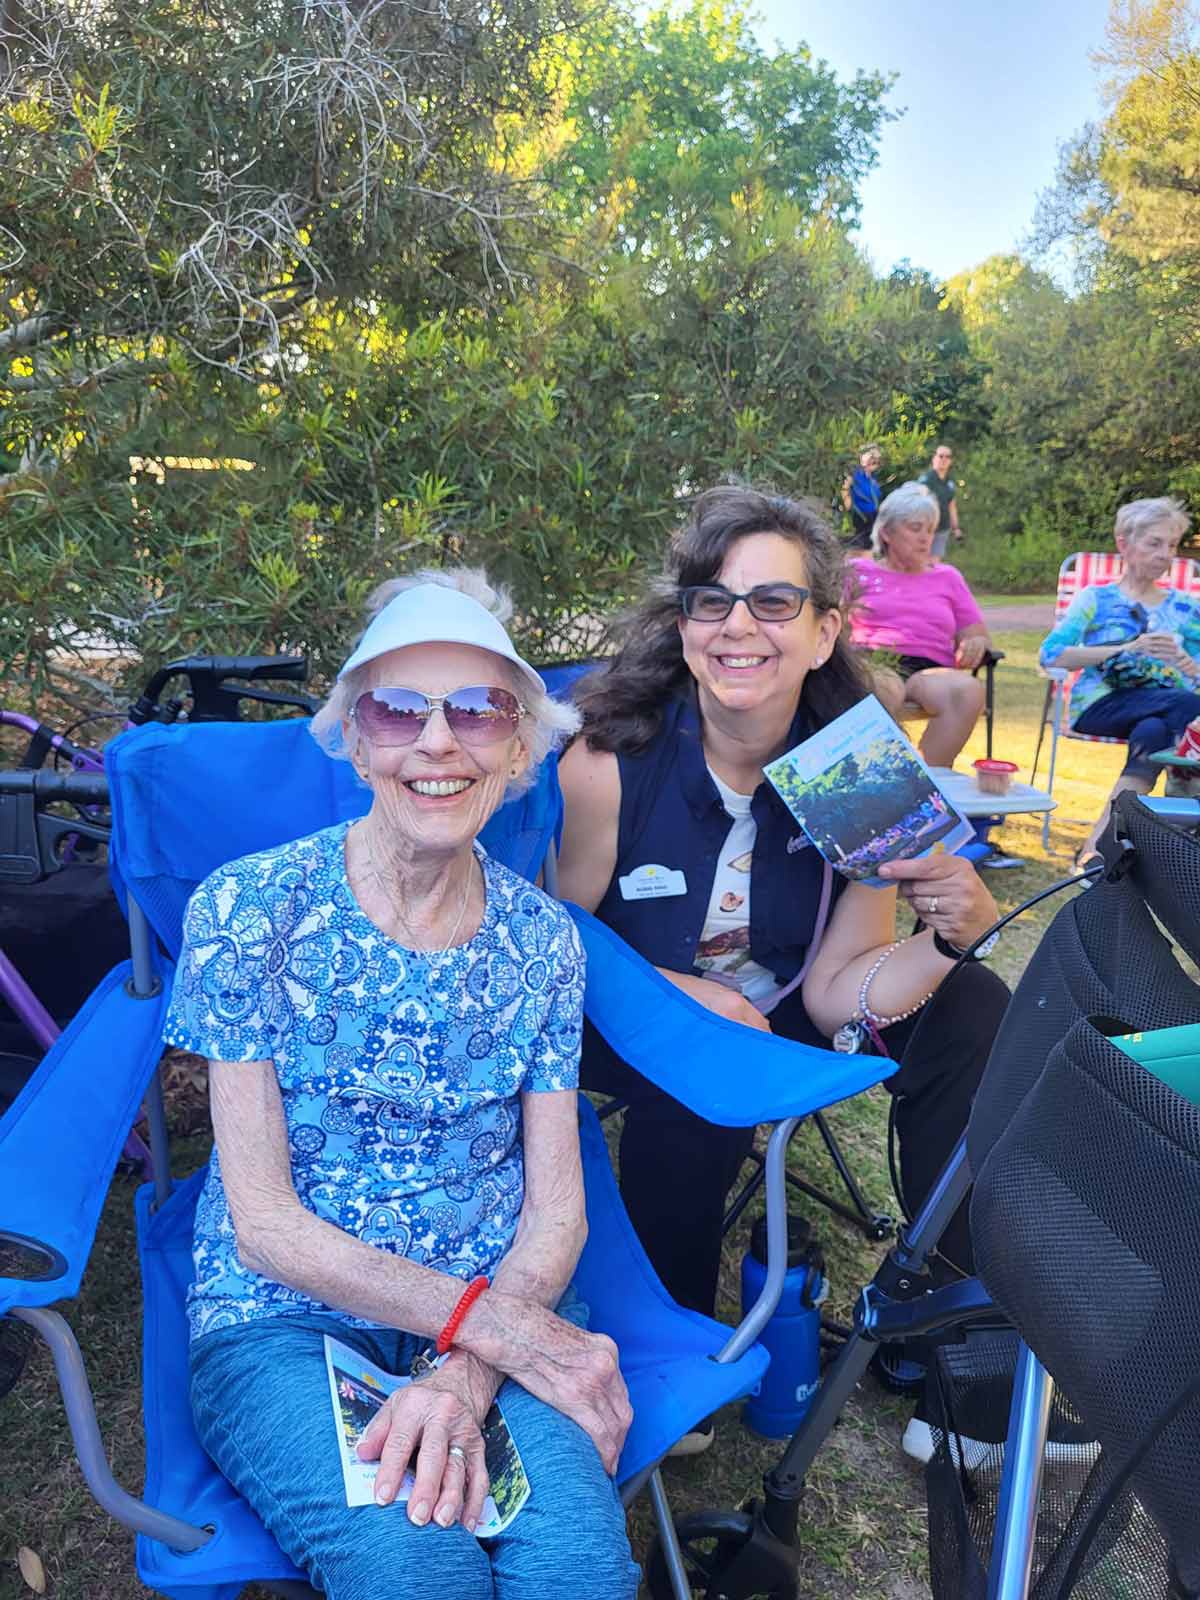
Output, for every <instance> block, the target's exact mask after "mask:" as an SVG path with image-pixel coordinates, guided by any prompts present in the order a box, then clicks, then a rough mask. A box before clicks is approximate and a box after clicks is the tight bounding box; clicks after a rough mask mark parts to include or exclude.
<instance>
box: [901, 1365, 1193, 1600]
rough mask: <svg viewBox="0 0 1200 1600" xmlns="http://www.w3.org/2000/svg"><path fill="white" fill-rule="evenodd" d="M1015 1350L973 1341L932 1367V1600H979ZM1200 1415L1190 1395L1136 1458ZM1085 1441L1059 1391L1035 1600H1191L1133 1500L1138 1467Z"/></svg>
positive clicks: (1183, 1432)
mask: <svg viewBox="0 0 1200 1600" xmlns="http://www.w3.org/2000/svg"><path fill="white" fill-rule="evenodd" d="M1017 1349H1018V1345H1017V1336H1016V1334H1015V1333H1008V1334H1003V1333H1001V1334H994V1333H989V1334H984V1335H978V1336H975V1335H972V1336H970V1337H969V1338H968V1340H967V1342H966V1343H965V1344H962V1345H948V1346H943V1347H942V1348H941V1349H940V1350H939V1351H938V1352H937V1356H936V1359H935V1360H934V1362H933V1363H932V1364H931V1367H930V1376H929V1383H928V1390H927V1395H926V1407H927V1412H928V1417H929V1422H930V1427H931V1430H932V1433H933V1441H934V1453H933V1456H932V1458H931V1460H930V1462H929V1464H928V1466H927V1467H926V1478H925V1482H926V1494H927V1497H928V1503H929V1578H930V1587H931V1590H932V1593H933V1597H934V1600H986V1595H987V1569H988V1563H989V1560H990V1558H991V1553H992V1546H993V1541H994V1537H995V1531H996V1515H997V1510H998V1503H999V1494H1000V1480H1001V1474H1002V1471H1003V1466H1004V1449H1005V1447H1004V1443H1003V1440H1004V1437H1005V1434H1006V1433H1007V1429H1008V1415H1009V1406H1010V1403H1011V1399H1012V1385H1013V1373H1014V1370H1015V1367H1016V1359H1017ZM1198 1410H1200V1400H1197V1399H1196V1398H1195V1394H1194V1392H1193V1395H1192V1397H1191V1399H1190V1401H1189V1403H1188V1404H1187V1405H1185V1406H1183V1407H1181V1408H1179V1409H1178V1410H1177V1411H1176V1413H1175V1414H1174V1415H1173V1416H1172V1417H1171V1418H1170V1419H1169V1421H1168V1422H1166V1423H1165V1425H1164V1424H1163V1423H1162V1421H1161V1419H1160V1422H1159V1424H1158V1425H1157V1426H1156V1427H1155V1428H1154V1429H1153V1430H1152V1435H1153V1437H1148V1438H1147V1440H1146V1441H1144V1442H1143V1449H1145V1448H1147V1447H1152V1448H1154V1449H1158V1448H1160V1447H1165V1448H1168V1449H1169V1448H1170V1443H1171V1440H1170V1438H1169V1435H1171V1434H1177V1435H1178V1437H1179V1438H1180V1439H1186V1438H1187V1437H1189V1433H1188V1430H1189V1427H1191V1428H1194V1427H1195V1418H1196V1413H1197V1411H1198ZM1089 1431H1091V1430H1089V1429H1088V1427H1087V1425H1086V1424H1085V1423H1084V1422H1083V1421H1082V1419H1081V1418H1080V1416H1079V1414H1078V1413H1077V1412H1076V1411H1075V1409H1074V1407H1073V1406H1072V1405H1071V1403H1070V1401H1069V1400H1068V1399H1067V1397H1066V1396H1065V1395H1064V1394H1063V1392H1062V1391H1061V1390H1056V1391H1055V1397H1054V1401H1053V1404H1052V1407H1051V1412H1050V1429H1049V1439H1048V1443H1047V1447H1046V1456H1045V1461H1044V1463H1043V1469H1042V1488H1041V1497H1040V1500H1039V1506H1038V1522H1037V1533H1036V1540H1035V1546H1034V1559H1033V1573H1032V1586H1031V1589H1030V1594H1031V1596H1032V1600H1065V1597H1067V1596H1074V1597H1076V1600H1193V1597H1194V1596H1195V1595H1196V1590H1194V1589H1190V1588H1188V1587H1186V1585H1185V1584H1184V1583H1183V1581H1182V1580H1181V1578H1180V1576H1179V1574H1178V1572H1176V1571H1175V1570H1174V1568H1173V1565H1172V1559H1171V1555H1170V1552H1169V1550H1168V1547H1167V1543H1166V1540H1165V1539H1164V1537H1163V1535H1162V1532H1161V1531H1160V1529H1159V1527H1158V1525H1157V1524H1156V1522H1155V1521H1154V1519H1153V1517H1151V1516H1150V1514H1149V1513H1148V1512H1147V1510H1146V1509H1145V1507H1144V1506H1143V1505H1142V1504H1141V1502H1140V1501H1139V1500H1138V1499H1137V1496H1136V1494H1135V1493H1134V1491H1133V1488H1132V1485H1133V1484H1134V1483H1135V1482H1136V1477H1135V1475H1134V1473H1133V1471H1132V1470H1131V1469H1132V1468H1133V1467H1134V1466H1135V1465H1136V1460H1135V1458H1133V1457H1129V1458H1127V1459H1126V1461H1125V1463H1124V1465H1123V1466H1118V1465H1114V1463H1113V1461H1112V1459H1111V1457H1110V1456H1109V1455H1108V1454H1107V1453H1106V1452H1105V1451H1104V1450H1102V1449H1101V1447H1100V1446H1099V1444H1097V1443H1096V1442H1095V1441H1094V1440H1092V1441H1089V1440H1088V1437H1087V1436H1088V1433H1089ZM1193 1436H1194V1435H1193Z"/></svg>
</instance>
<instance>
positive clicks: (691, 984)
mask: <svg viewBox="0 0 1200 1600" xmlns="http://www.w3.org/2000/svg"><path fill="white" fill-rule="evenodd" d="M658 970H659V972H661V973H662V975H663V977H664V978H669V979H670V980H671V982H672V983H673V984H674V985H675V987H676V988H677V989H682V990H683V992H684V994H687V995H691V997H692V999H693V1000H698V1001H699V1002H700V1004H701V1005H702V1006H703V1007H704V1008H705V1010H706V1011H715V1012H716V1014H717V1016H718V1017H725V1018H726V1019H727V1020H728V1021H730V1022H742V1023H745V1025H746V1027H748V1028H758V1029H760V1030H761V1031H762V1032H763V1033H770V1031H771V1024H770V1023H769V1022H768V1021H767V1019H766V1017H764V1016H763V1014H762V1012H761V1011H760V1010H759V1009H758V1007H757V1006H756V1005H753V1004H751V1002H750V1001H749V1000H747V999H746V997H745V995H744V994H742V992H741V990H740V989H733V988H731V987H730V986H729V985H728V984H725V983H718V982H717V981H716V979H714V978H697V977H696V976H695V974H694V973H690V972H670V971H668V970H667V968H666V967H659V969H658Z"/></svg>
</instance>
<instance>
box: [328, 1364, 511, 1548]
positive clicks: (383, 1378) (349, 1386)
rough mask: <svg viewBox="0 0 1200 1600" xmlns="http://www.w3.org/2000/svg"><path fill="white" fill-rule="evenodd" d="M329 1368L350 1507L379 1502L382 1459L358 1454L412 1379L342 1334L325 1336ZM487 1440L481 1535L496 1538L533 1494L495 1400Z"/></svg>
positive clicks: (400, 1499)
mask: <svg viewBox="0 0 1200 1600" xmlns="http://www.w3.org/2000/svg"><path fill="white" fill-rule="evenodd" d="M325 1370H326V1372H327V1373H328V1374H329V1393H330V1397H331V1399H332V1402H333V1418H334V1425H335V1428H336V1430H337V1440H338V1451H339V1454H340V1456H341V1462H342V1481H343V1482H344V1483H345V1485H346V1504H347V1505H348V1506H372V1505H374V1504H375V1474H376V1471H377V1470H378V1462H375V1461H360V1460H359V1459H358V1456H357V1454H356V1453H355V1451H356V1447H357V1445H358V1441H359V1440H360V1439H361V1438H362V1436H363V1434H364V1433H365V1432H366V1429H367V1425H368V1423H369V1422H370V1421H371V1419H372V1417H373V1416H374V1415H375V1413H376V1412H377V1411H378V1410H379V1408H380V1406H381V1405H382V1404H383V1402H384V1401H385V1400H386V1399H387V1397H388V1396H389V1395H390V1394H392V1393H394V1392H395V1391H396V1390H397V1389H403V1388H404V1387H406V1385H408V1384H410V1383H411V1382H412V1379H411V1378H400V1377H397V1376H396V1374H395V1373H394V1372H385V1371H384V1370H383V1368H382V1367H377V1366H376V1365H375V1364H374V1362H371V1361H368V1360H367V1359H366V1357H365V1356H360V1355H358V1354H357V1353H356V1352H355V1351H354V1350H351V1349H350V1348H349V1346H347V1345H344V1344H341V1343H340V1342H339V1341H338V1340H337V1339H331V1338H330V1337H329V1336H328V1334H327V1335H326V1336H325ZM483 1444H484V1450H485V1452H486V1456H487V1469H488V1477H489V1479H490V1480H491V1493H490V1494H489V1495H488V1497H487V1499H486V1500H485V1501H484V1503H483V1515H482V1516H481V1517H480V1519H479V1526H478V1527H477V1528H476V1529H475V1536H476V1538H479V1539H494V1538H495V1537H496V1535H497V1534H498V1533H503V1532H504V1530H505V1528H507V1527H508V1525H509V1523H510V1522H512V1520H513V1518H514V1517H515V1516H516V1515H517V1513H518V1512H519V1511H520V1509H521V1507H522V1506H523V1505H524V1504H525V1502H526V1500H528V1499H529V1479H528V1478H527V1477H526V1475H525V1467H524V1465H523V1463H522V1461H521V1454H520V1451H519V1450H518V1449H517V1446H516V1443H515V1441H514V1439H513V1436H512V1434H511V1433H510V1432H509V1431H508V1424H507V1423H506V1422H505V1420H504V1416H503V1414H502V1413H501V1410H500V1407H499V1406H498V1405H497V1404H496V1403H495V1402H493V1403H492V1408H491V1410H490V1411H489V1412H488V1414H487V1416H486V1417H485V1418H484V1424H483ZM412 1487H413V1476H412V1473H411V1472H409V1473H406V1474H405V1476H404V1482H403V1484H402V1485H401V1487H400V1492H399V1494H398V1495H397V1496H396V1499H395V1504H396V1505H402V1504H403V1503H404V1501H406V1500H407V1499H408V1497H409V1495H410V1494H411V1492H412Z"/></svg>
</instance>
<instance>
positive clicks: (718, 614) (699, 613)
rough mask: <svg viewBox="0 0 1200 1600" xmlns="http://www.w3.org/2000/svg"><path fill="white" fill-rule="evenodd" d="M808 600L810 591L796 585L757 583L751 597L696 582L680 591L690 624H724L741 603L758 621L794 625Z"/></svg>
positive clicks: (684, 611)
mask: <svg viewBox="0 0 1200 1600" xmlns="http://www.w3.org/2000/svg"><path fill="white" fill-rule="evenodd" d="M808 597H809V590H807V589H801V588H799V587H798V586H797V585H796V584H794V583H756V584H755V585H754V587H753V589H751V590H750V592H749V594H734V593H733V591H732V590H731V589H726V588H724V587H723V586H722V585H721V584H719V583H694V584H692V585H690V587H688V588H686V589H681V590H680V591H679V605H680V609H681V610H682V611H683V614H684V616H685V617H687V619H688V620H689V621H690V622H724V620H725V618H726V617H727V616H728V615H729V613H730V612H731V611H732V610H733V608H734V606H735V605H737V603H738V601H739V600H744V601H745V602H746V606H747V608H748V609H749V612H750V615H751V616H752V617H756V618H757V619H758V621H759V622H791V620H792V618H793V617H798V616H799V615H800V613H801V612H802V611H803V610H804V602H805V601H806V600H807V599H808Z"/></svg>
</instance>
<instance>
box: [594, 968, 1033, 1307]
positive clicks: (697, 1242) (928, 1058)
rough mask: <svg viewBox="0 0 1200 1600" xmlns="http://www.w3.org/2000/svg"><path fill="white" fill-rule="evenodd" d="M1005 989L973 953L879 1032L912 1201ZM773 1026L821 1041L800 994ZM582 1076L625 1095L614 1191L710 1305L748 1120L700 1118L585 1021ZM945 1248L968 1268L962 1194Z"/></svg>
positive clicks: (950, 1137)
mask: <svg viewBox="0 0 1200 1600" xmlns="http://www.w3.org/2000/svg"><path fill="white" fill-rule="evenodd" d="M1008 998H1009V993H1008V989H1007V987H1006V986H1005V985H1004V983H1003V982H1002V981H1001V980H1000V979H999V978H998V977H997V976H996V975H995V973H993V972H989V971H988V970H987V968H986V967H983V966H980V965H979V964H977V963H970V964H968V965H967V966H965V967H963V968H960V970H959V971H958V972H957V973H956V974H955V976H954V978H953V979H952V980H948V981H947V982H946V983H945V984H943V986H942V988H941V989H940V990H939V991H938V993H937V995H935V997H934V998H933V999H932V1000H931V1001H930V1002H929V1004H928V1005H927V1006H926V1007H925V1010H924V1012H922V1013H920V1014H918V1016H916V1017H911V1018H909V1020H908V1021H906V1022H901V1023H897V1024H896V1026H895V1027H893V1028H889V1029H888V1031H887V1033H886V1034H885V1035H884V1039H885V1042H886V1044H887V1045H888V1048H889V1050H890V1051H891V1053H892V1054H893V1055H894V1056H895V1057H896V1058H897V1059H898V1060H900V1062H901V1065H900V1067H899V1069H898V1070H897V1071H896V1072H895V1073H893V1075H892V1076H891V1077H890V1078H888V1079H887V1088H888V1089H889V1090H890V1091H891V1093H892V1094H893V1095H895V1096H896V1101H897V1104H896V1133H897V1138H898V1142H899V1146H900V1175H901V1181H902V1183H903V1185H904V1193H905V1199H906V1201H907V1203H908V1205H909V1206H916V1205H919V1204H920V1202H921V1201H922V1200H923V1199H924V1197H925V1195H926V1194H927V1192H928V1191H929V1189H930V1188H931V1186H932V1184H933V1182H934V1179H935V1178H936V1177H937V1175H938V1173H939V1172H940V1171H941V1170H942V1167H943V1165H944V1164H945V1161H946V1158H947V1156H948V1155H949V1154H950V1151H951V1150H952V1149H953V1148H954V1144H955V1142H956V1140H957V1139H958V1136H959V1134H960V1133H962V1131H963V1129H964V1128H965V1127H966V1123H967V1117H968V1114H969V1113H970V1109H971V1102H972V1100H973V1099H974V1097H975V1091H976V1089H977V1088H978V1086H979V1080H980V1078H981V1077H982V1075H983V1068H984V1065H985V1063H986V1061H987V1057H988V1052H989V1051H990V1049H991V1045H992V1040H993V1038H994V1037H995V1035H996V1030H997V1028H998V1027H999V1026H1000V1018H1001V1017H1002V1016H1003V1014H1004V1009H1005V1007H1006V1006H1007V1004H1008ZM918 1023H920V1028H919V1030H918ZM771 1027H772V1030H773V1031H774V1032H775V1033H778V1034H781V1035H782V1036H783V1037H785V1038H789V1039H798V1040H801V1041H802V1042H804V1043H806V1044H816V1045H824V1044H826V1043H827V1041H826V1040H825V1039H823V1038H822V1037H821V1036H820V1035H819V1034H818V1033H817V1032H816V1030H815V1029H814V1027H813V1025H812V1023H811V1022H809V1020H808V1017H807V1016H806V1015H805V1013H804V1011H803V1008H802V1007H801V1005H800V1003H799V995H798V994H796V995H792V996H789V997H788V999H787V1000H785V1001H784V1002H783V1003H782V1004H781V1005H780V1006H778V1007H777V1008H776V1010H775V1011H774V1012H773V1013H772V1016H771ZM914 1036H915V1037H914ZM910 1040H912V1041H913V1048H912V1049H911V1050H909V1049H907V1046H908V1044H909V1041H910ZM583 1084H584V1087H585V1088H587V1089H593V1090H597V1091H598V1092H600V1093H603V1094H611V1095H616V1096H618V1097H619V1098H620V1099H622V1100H627V1101H628V1107H627V1109H626V1111H625V1121H624V1126H623V1128H622V1130H621V1147H620V1157H621V1195H622V1198H623V1199H624V1201H625V1208H626V1210H627V1211H628V1212H629V1218H630V1221H631V1222H632V1223H633V1226H634V1229H635V1231H636V1233H637V1235H638V1238H639V1239H640V1240H641V1241H642V1244H643V1246H644V1247H645V1250H646V1253H647V1255H648V1256H649V1257H650V1260H651V1261H652V1262H653V1264H654V1267H655V1270H656V1271H657V1272H658V1275H659V1277H660V1278H661V1279H662V1281H663V1283H664V1284H665V1285H666V1287H667V1288H668V1289H669V1290H670V1292H671V1294H672V1295H673V1297H674V1298H675V1299H676V1300H677V1301H678V1302H679V1304H680V1305H683V1306H689V1307H691V1308H692V1309H693V1310H696V1311H703V1312H705V1313H707V1314H708V1315H709V1316H711V1315H712V1313H713V1310H714V1307H715V1304H716V1295H717V1277H718V1274H719V1271H720V1265H721V1222H722V1219H723V1217H724V1214H725V1205H726V1201H727V1198H728V1195H729V1192H730V1190H731V1189H732V1187H733V1184H734V1181H735V1179H736V1178H737V1175H738V1172H739V1170H740V1168H741V1166H742V1164H743V1162H744V1161H745V1159H746V1155H747V1152H748V1151H749V1149H750V1145H751V1142H752V1140H753V1138H754V1129H753V1128H721V1127H718V1126H716V1124H714V1123H711V1122H705V1121H704V1119H703V1118H702V1117H698V1116H697V1115H696V1114H695V1112H693V1111H689V1110H688V1108H687V1107H686V1106H684V1105H681V1104H680V1102H679V1101H678V1100H673V1099H672V1098H671V1097H670V1095H667V1094H664V1093H663V1092H662V1090H661V1089H657V1088H655V1086H654V1085H653V1084H652V1083H650V1082H648V1080H647V1079H645V1078H643V1077H642V1075H641V1074H640V1073H639V1072H635V1071H634V1070H633V1069H632V1068H631V1067H630V1066H628V1065H627V1064H626V1063H625V1062H624V1061H621V1060H620V1059H619V1058H617V1057H616V1056H615V1055H613V1054H612V1052H611V1051H609V1050H608V1049H607V1047H606V1046H605V1045H604V1044H603V1042H602V1041H601V1040H600V1039H599V1037H598V1035H596V1034H594V1033H593V1032H591V1030H590V1029H589V1030H588V1034H587V1037H586V1039H585V1044H584V1054H583ZM941 1248H942V1252H943V1254H945V1255H946V1256H948V1257H949V1258H950V1260H951V1261H953V1262H955V1263H956V1264H957V1265H958V1266H960V1267H962V1268H963V1269H964V1270H970V1265H971V1241H970V1234H969V1231H968V1228H967V1216H966V1206H965V1205H964V1206H963V1207H962V1208H961V1209H960V1211H959V1212H958V1214H957V1215H956V1216H955V1218H954V1221H953V1222H952V1223H951V1225H950V1227H949V1229H948V1230H947V1232H946V1234H945V1235H944V1237H943V1240H942V1246H941Z"/></svg>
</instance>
